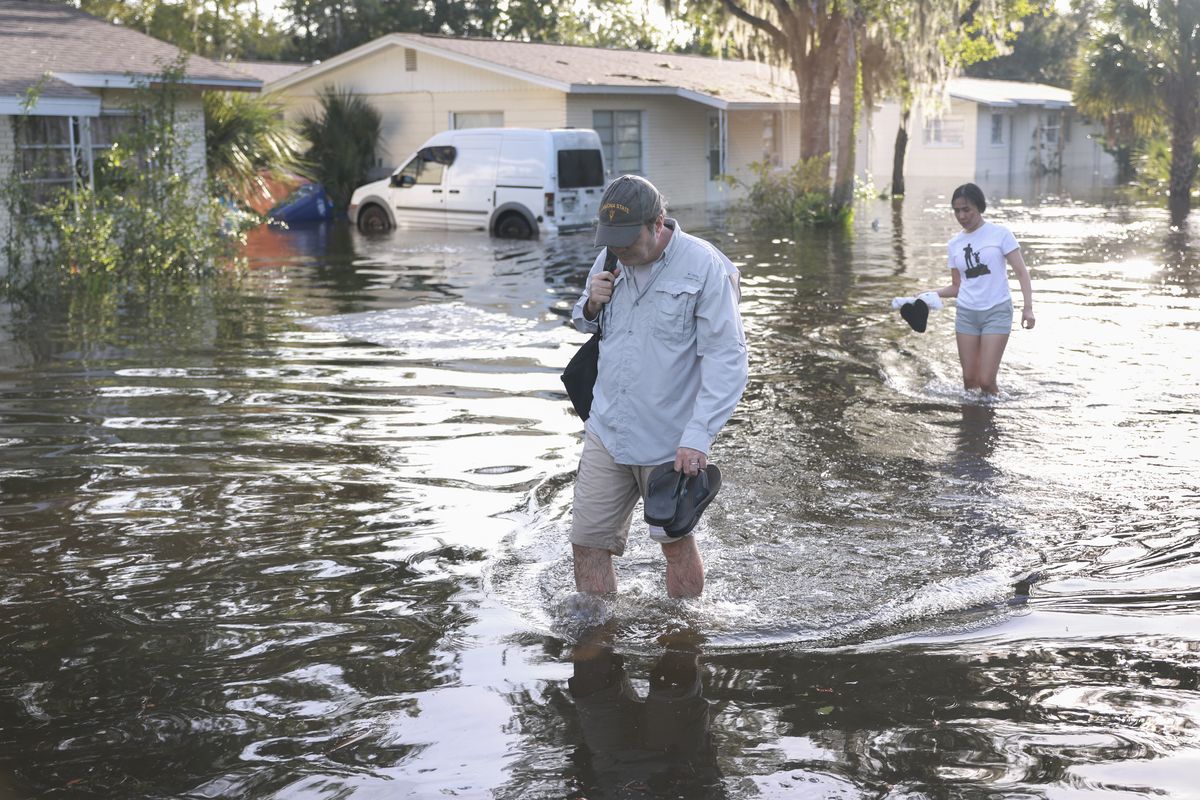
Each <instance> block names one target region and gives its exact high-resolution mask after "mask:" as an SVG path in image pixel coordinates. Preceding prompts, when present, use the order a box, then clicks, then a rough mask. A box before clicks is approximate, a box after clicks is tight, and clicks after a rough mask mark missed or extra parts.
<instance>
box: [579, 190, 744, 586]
mask: <svg viewBox="0 0 1200 800" xmlns="http://www.w3.org/2000/svg"><path fill="white" fill-rule="evenodd" d="M599 216H600V219H599V225H598V226H597V230H596V245H597V246H606V247H608V248H610V249H611V250H612V252H613V253H614V254H615V255H616V256H617V259H618V260H619V263H618V265H617V267H616V268H615V269H614V270H613V271H612V272H609V271H607V270H605V269H604V260H605V259H604V252H603V251H601V253H600V255H599V256H597V258H596V263H595V264H593V265H592V269H591V272H590V273H589V275H588V281H587V288H586V289H585V290H584V293H583V296H582V297H580V298H579V302H577V303H576V304H575V309H574V312H573V313H572V321H573V322H574V324H575V327H576V328H578V329H579V330H581V331H584V332H587V333H594V332H595V331H596V330H597V325H598V323H599V322H601V320H600V319H599V318H600V315H601V314H603V320H602V322H603V324H602V326H601V327H602V328H603V338H602V340H601V342H600V365H599V375H598V377H597V379H596V385H595V389H594V396H593V400H592V409H591V414H590V415H589V416H588V419H587V424H586V430H585V437H584V444H583V453H582V455H581V456H580V460H579V473H578V476H577V479H576V483H575V500H574V506H573V509H572V517H571V548H572V555H573V557H574V562H575V586H576V588H577V589H578V590H579V591H581V592H585V593H587V594H604V593H606V592H615V591H616V589H617V578H616V574H615V572H614V571H613V563H612V557H613V556H614V555H617V556H620V555H622V554H623V553H624V552H625V543H626V541H627V539H628V538H629V524H630V521H631V518H632V514H633V509H634V506H636V504H637V501H638V499H639V498H643V499H644V498H645V497H646V494H647V486H648V483H649V479H650V474H651V472H653V471H654V468H655V467H656V466H657V465H659V464H661V463H663V462H669V461H671V460H672V459H674V470H675V472H676V473H679V472H682V473H684V474H685V475H687V476H697V475H699V473H700V472H702V471H705V470H707V469H708V451H709V448H710V447H711V446H712V443H713V440H714V439H715V438H716V436H717V432H718V431H720V429H721V427H722V426H723V425H724V424H725V422H726V421H727V420H728V419H729V417H730V415H731V414H732V413H733V409H734V406H736V405H737V402H738V399H739V398H741V396H742V391H743V390H744V389H745V388H746V374H747V359H746V337H745V334H744V333H743V331H742V318H741V315H740V314H739V313H738V308H737V301H738V297H737V278H738V273H737V269H736V268H735V267H734V266H733V264H732V262H730V260H729V259H728V258H726V257H725V256H724V255H723V254H722V253H721V252H720V251H718V250H717V249H716V248H715V247H713V246H712V245H711V244H709V243H708V242H706V241H704V240H702V239H698V238H696V237H695V236H690V235H688V234H686V233H684V232H683V230H682V229H681V228H680V227H679V223H678V222H676V221H675V220H673V219H668V218H667V217H666V203H665V201H664V200H663V197H662V194H661V193H659V191H658V189H656V188H655V187H654V185H653V184H652V183H650V182H649V181H647V180H646V179H645V178H640V177H638V176H636V175H623V176H621V177H619V178H617V179H616V180H615V181H613V182H612V183H611V184H610V185H609V187H608V189H606V190H605V192H604V198H603V199H602V200H601V203H600V215H599ZM712 492H714V493H715V487H712ZM697 513H698V512H697ZM694 522H695V520H694V518H693V520H692V524H693V525H694ZM676 533H677V534H678V533H679V532H678V531H676ZM650 537H651V538H652V539H654V540H655V541H657V542H658V543H659V544H661V545H662V550H663V555H665V556H666V559H667V594H668V595H670V596H671V597H698V596H699V595H700V594H701V592H703V591H704V562H703V561H702V560H701V558H700V550H699V548H697V546H696V539H695V537H694V536H693V535H692V533H691V532H690V529H689V530H688V532H687V533H683V534H679V535H675V536H672V535H671V531H670V527H669V526H668V529H667V530H664V528H662V527H659V526H653V525H652V526H651V527H650Z"/></svg>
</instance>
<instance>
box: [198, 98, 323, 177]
mask: <svg viewBox="0 0 1200 800" xmlns="http://www.w3.org/2000/svg"><path fill="white" fill-rule="evenodd" d="M204 144H205V151H206V155H207V161H208V175H209V178H210V179H211V180H212V181H213V182H214V184H215V185H216V187H217V193H218V194H219V195H221V196H223V197H225V198H227V199H230V200H243V201H245V200H247V199H249V198H251V197H252V196H255V195H257V196H259V197H261V198H262V199H264V200H267V201H269V200H270V199H271V198H270V190H269V189H268V186H267V181H266V178H275V179H284V178H286V177H288V175H289V174H290V173H293V172H296V171H299V170H302V168H303V166H304V162H303V160H302V159H301V152H302V151H303V148H304V141H303V139H301V138H300V135H299V133H298V132H297V131H296V129H295V127H294V126H293V125H292V124H291V123H290V122H288V121H287V120H286V119H285V118H284V115H283V108H282V106H281V105H280V104H279V103H278V102H277V101H275V100H274V99H273V98H271V97H270V96H262V95H250V94H242V93H233V92H208V93H206V94H205V95H204Z"/></svg>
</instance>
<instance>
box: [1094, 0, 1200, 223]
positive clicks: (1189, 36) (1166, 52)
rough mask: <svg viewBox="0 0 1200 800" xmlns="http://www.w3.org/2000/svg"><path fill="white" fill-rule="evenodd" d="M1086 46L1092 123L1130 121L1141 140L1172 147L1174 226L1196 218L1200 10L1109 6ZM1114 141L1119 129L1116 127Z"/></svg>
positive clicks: (1112, 0) (1143, 2)
mask: <svg viewBox="0 0 1200 800" xmlns="http://www.w3.org/2000/svg"><path fill="white" fill-rule="evenodd" d="M1100 23H1101V24H1100V27H1099V28H1098V29H1097V30H1096V31H1095V33H1093V35H1092V36H1091V38H1090V39H1089V40H1088V42H1087V43H1086V44H1085V45H1084V49H1083V51H1082V55H1081V58H1080V65H1079V69H1078V70H1077V71H1076V75H1077V77H1076V79H1075V85H1074V93H1075V102H1076V104H1077V105H1078V107H1079V110H1080V111H1082V112H1083V113H1084V114H1087V115H1088V116H1092V117H1096V118H1097V119H1102V120H1105V121H1107V122H1110V123H1112V122H1116V121H1123V122H1125V123H1126V124H1127V125H1132V128H1133V130H1135V131H1136V132H1137V133H1138V134H1139V135H1140V136H1143V137H1144V136H1148V135H1149V134H1150V133H1152V132H1154V131H1156V130H1164V129H1165V130H1167V131H1169V133H1170V141H1171V177H1170V182H1169V185H1170V198H1169V200H1168V207H1169V209H1170V214H1171V224H1172V225H1181V224H1182V223H1183V221H1184V220H1185V219H1187V216H1188V214H1189V213H1190V212H1191V202H1192V201H1191V193H1192V182H1193V181H1194V180H1195V178H1196V169H1197V166H1198V164H1197V159H1196V139H1197V137H1198V136H1200V3H1198V2H1197V1H1196V0H1108V2H1107V4H1106V5H1105V6H1104V9H1103V10H1102V12H1101V15H1100ZM1110 138H1111V126H1110Z"/></svg>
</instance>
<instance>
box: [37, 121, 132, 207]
mask: <svg viewBox="0 0 1200 800" xmlns="http://www.w3.org/2000/svg"><path fill="white" fill-rule="evenodd" d="M136 121H137V120H136V118H135V117H133V116H129V115H104V116H101V117H44V116H31V117H18V118H17V124H16V147H17V163H18V164H19V165H20V166H19V169H20V171H21V182H22V183H23V184H25V185H26V186H29V187H32V191H31V199H33V200H34V201H35V202H43V201H45V200H47V199H49V198H50V196H51V195H53V194H54V192H55V191H57V190H60V189H74V188H75V187H76V186H77V185H79V184H80V183H86V184H89V185H95V184H96V183H100V184H101V185H103V181H104V177H105V173H106V170H105V166H106V164H107V163H108V159H107V157H106V154H107V152H108V150H109V149H110V148H112V146H113V145H114V144H116V143H117V141H118V139H119V138H120V137H122V136H125V135H126V134H128V133H131V132H132V131H133V129H134V126H135V124H136Z"/></svg>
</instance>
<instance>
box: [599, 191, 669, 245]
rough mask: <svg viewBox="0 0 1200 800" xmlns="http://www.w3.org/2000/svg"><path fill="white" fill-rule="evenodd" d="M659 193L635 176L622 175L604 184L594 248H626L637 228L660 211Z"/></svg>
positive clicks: (638, 230)
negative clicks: (605, 185) (605, 187)
mask: <svg viewBox="0 0 1200 800" xmlns="http://www.w3.org/2000/svg"><path fill="white" fill-rule="evenodd" d="M665 207H666V203H664V202H663V196H662V193H661V192H659V191H658V189H656V188H655V187H654V184H653V183H651V182H650V181H648V180H646V179H645V178H643V177H641V176H639V175H622V176H621V177H619V178H617V179H616V180H614V181H613V182H612V183H610V184H609V185H608V188H607V189H605V190H604V197H602V198H600V215H599V219H598V221H597V225H596V246H597V247H628V246H629V245H631V244H633V241H634V240H635V239H637V237H638V234H639V233H640V232H641V228H642V226H643V225H645V224H646V223H647V222H650V221H651V220H653V219H654V218H655V217H657V216H658V215H659V214H660V213H662V211H663V210H664V208H665Z"/></svg>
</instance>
